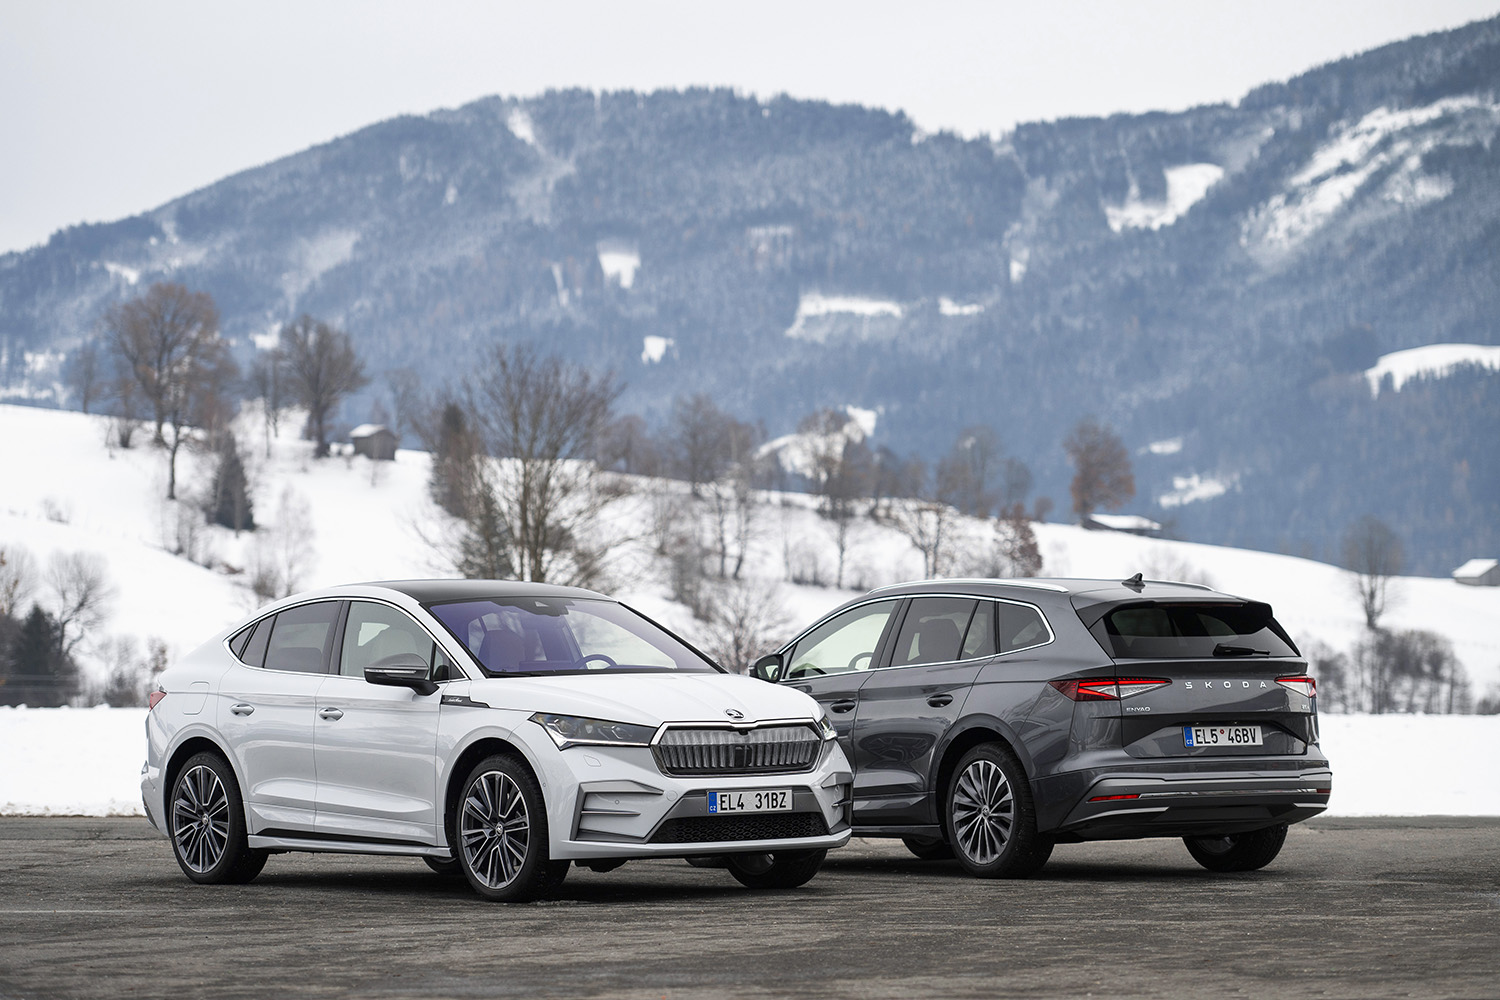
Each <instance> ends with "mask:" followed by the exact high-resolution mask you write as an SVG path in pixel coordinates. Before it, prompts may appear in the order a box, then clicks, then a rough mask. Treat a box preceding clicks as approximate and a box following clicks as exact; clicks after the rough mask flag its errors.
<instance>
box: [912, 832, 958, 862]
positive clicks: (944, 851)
mask: <svg viewBox="0 0 1500 1000" xmlns="http://www.w3.org/2000/svg"><path fill="white" fill-rule="evenodd" d="M901 843H903V844H905V845H906V849H907V850H908V851H911V852H912V854H914V855H916V856H917V857H919V858H921V859H922V860H923V861H948V860H950V859H951V858H952V857H953V848H952V847H951V846H950V845H949V844H948V842H947V841H944V840H939V839H936V838H931V837H902V838H901Z"/></svg>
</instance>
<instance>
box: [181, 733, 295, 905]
mask: <svg viewBox="0 0 1500 1000" xmlns="http://www.w3.org/2000/svg"><path fill="white" fill-rule="evenodd" d="M167 828H168V829H167V833H168V835H169V836H170V837H171V838H172V853H173V854H174V855H175V856H176V858H177V864H178V866H179V867H180V868H181V869H182V872H183V874H184V875H186V876H187V877H188V878H190V879H192V880H193V881H194V882H201V883H204V884H206V885H214V884H237V883H243V882H249V881H250V880H251V879H253V878H255V876H257V875H259V874H260V870H261V869H262V868H264V867H265V866H266V858H267V857H269V856H270V853H271V852H269V851H252V850H251V849H250V844H249V842H248V840H247V839H246V830H245V806H244V802H243V801H242V800H241V799H240V786H239V782H237V781H235V780H234V771H233V769H231V768H230V766H229V763H228V762H227V761H225V760H224V758H223V757H220V756H219V755H218V754H215V753H200V754H194V755H193V756H192V757H190V758H188V761H187V763H186V764H184V765H182V770H181V771H179V772H178V773H177V778H176V779H175V780H174V781H173V782H172V797H171V800H170V804H169V807H168V809H167Z"/></svg>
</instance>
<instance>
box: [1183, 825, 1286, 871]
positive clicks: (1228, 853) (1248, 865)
mask: <svg viewBox="0 0 1500 1000" xmlns="http://www.w3.org/2000/svg"><path fill="white" fill-rule="evenodd" d="M1182 842H1183V843H1184V844H1186V845H1187V849H1188V853H1189V854H1191V855H1192V856H1193V860H1194V861H1196V862H1198V863H1199V864H1200V865H1202V866H1203V867H1204V868H1207V869H1208V870H1209V871H1211V872H1253V871H1256V870H1258V869H1261V868H1264V867H1265V866H1266V865H1268V864H1270V863H1271V862H1272V861H1273V860H1275V858H1276V855H1278V854H1280V853H1281V845H1282V844H1284V843H1286V824H1285V823H1282V824H1281V825H1280V826H1270V827H1267V828H1266V829H1264V830H1255V831H1253V832H1251V833H1231V834H1226V835H1225V836H1222V837H1183V838H1182Z"/></svg>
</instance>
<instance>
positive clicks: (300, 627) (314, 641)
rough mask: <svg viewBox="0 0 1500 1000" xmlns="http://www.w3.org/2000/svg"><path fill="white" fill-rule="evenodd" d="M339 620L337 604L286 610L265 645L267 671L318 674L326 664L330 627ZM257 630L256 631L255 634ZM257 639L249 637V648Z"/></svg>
mask: <svg viewBox="0 0 1500 1000" xmlns="http://www.w3.org/2000/svg"><path fill="white" fill-rule="evenodd" d="M338 618H339V602H338V601H320V602H318V603H317V604H304V605H302V606H301V607H298V608H288V609H287V610H285V611H283V612H281V613H280V614H278V615H277V616H276V620H275V623H274V624H273V626H272V628H271V636H270V642H269V643H268V644H267V645H266V669H267V670H291V671H294V672H296V673H302V674H321V673H323V672H324V669H325V664H327V662H328V647H329V646H330V645H331V643H332V639H333V626H334V623H335V622H337V621H338ZM259 631H260V629H256V632H257V633H258V632H259ZM256 638H258V636H252V637H251V640H252V641H251V643H250V644H251V645H252V646H253V645H255V642H254V640H255V639H256Z"/></svg>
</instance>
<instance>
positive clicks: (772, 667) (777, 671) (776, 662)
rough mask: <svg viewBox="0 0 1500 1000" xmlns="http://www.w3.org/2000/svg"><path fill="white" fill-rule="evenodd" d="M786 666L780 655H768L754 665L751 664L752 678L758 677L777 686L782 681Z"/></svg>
mask: <svg viewBox="0 0 1500 1000" xmlns="http://www.w3.org/2000/svg"><path fill="white" fill-rule="evenodd" d="M783 667H784V664H783V663H782V661H781V654H780V653H767V654H766V655H765V656H762V657H761V658H760V659H758V660H756V661H755V662H754V663H752V664H750V676H751V677H758V678H760V679H761V680H763V681H767V682H769V683H771V684H775V683H776V682H777V681H778V680H780V679H781V671H782V669H783Z"/></svg>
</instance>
